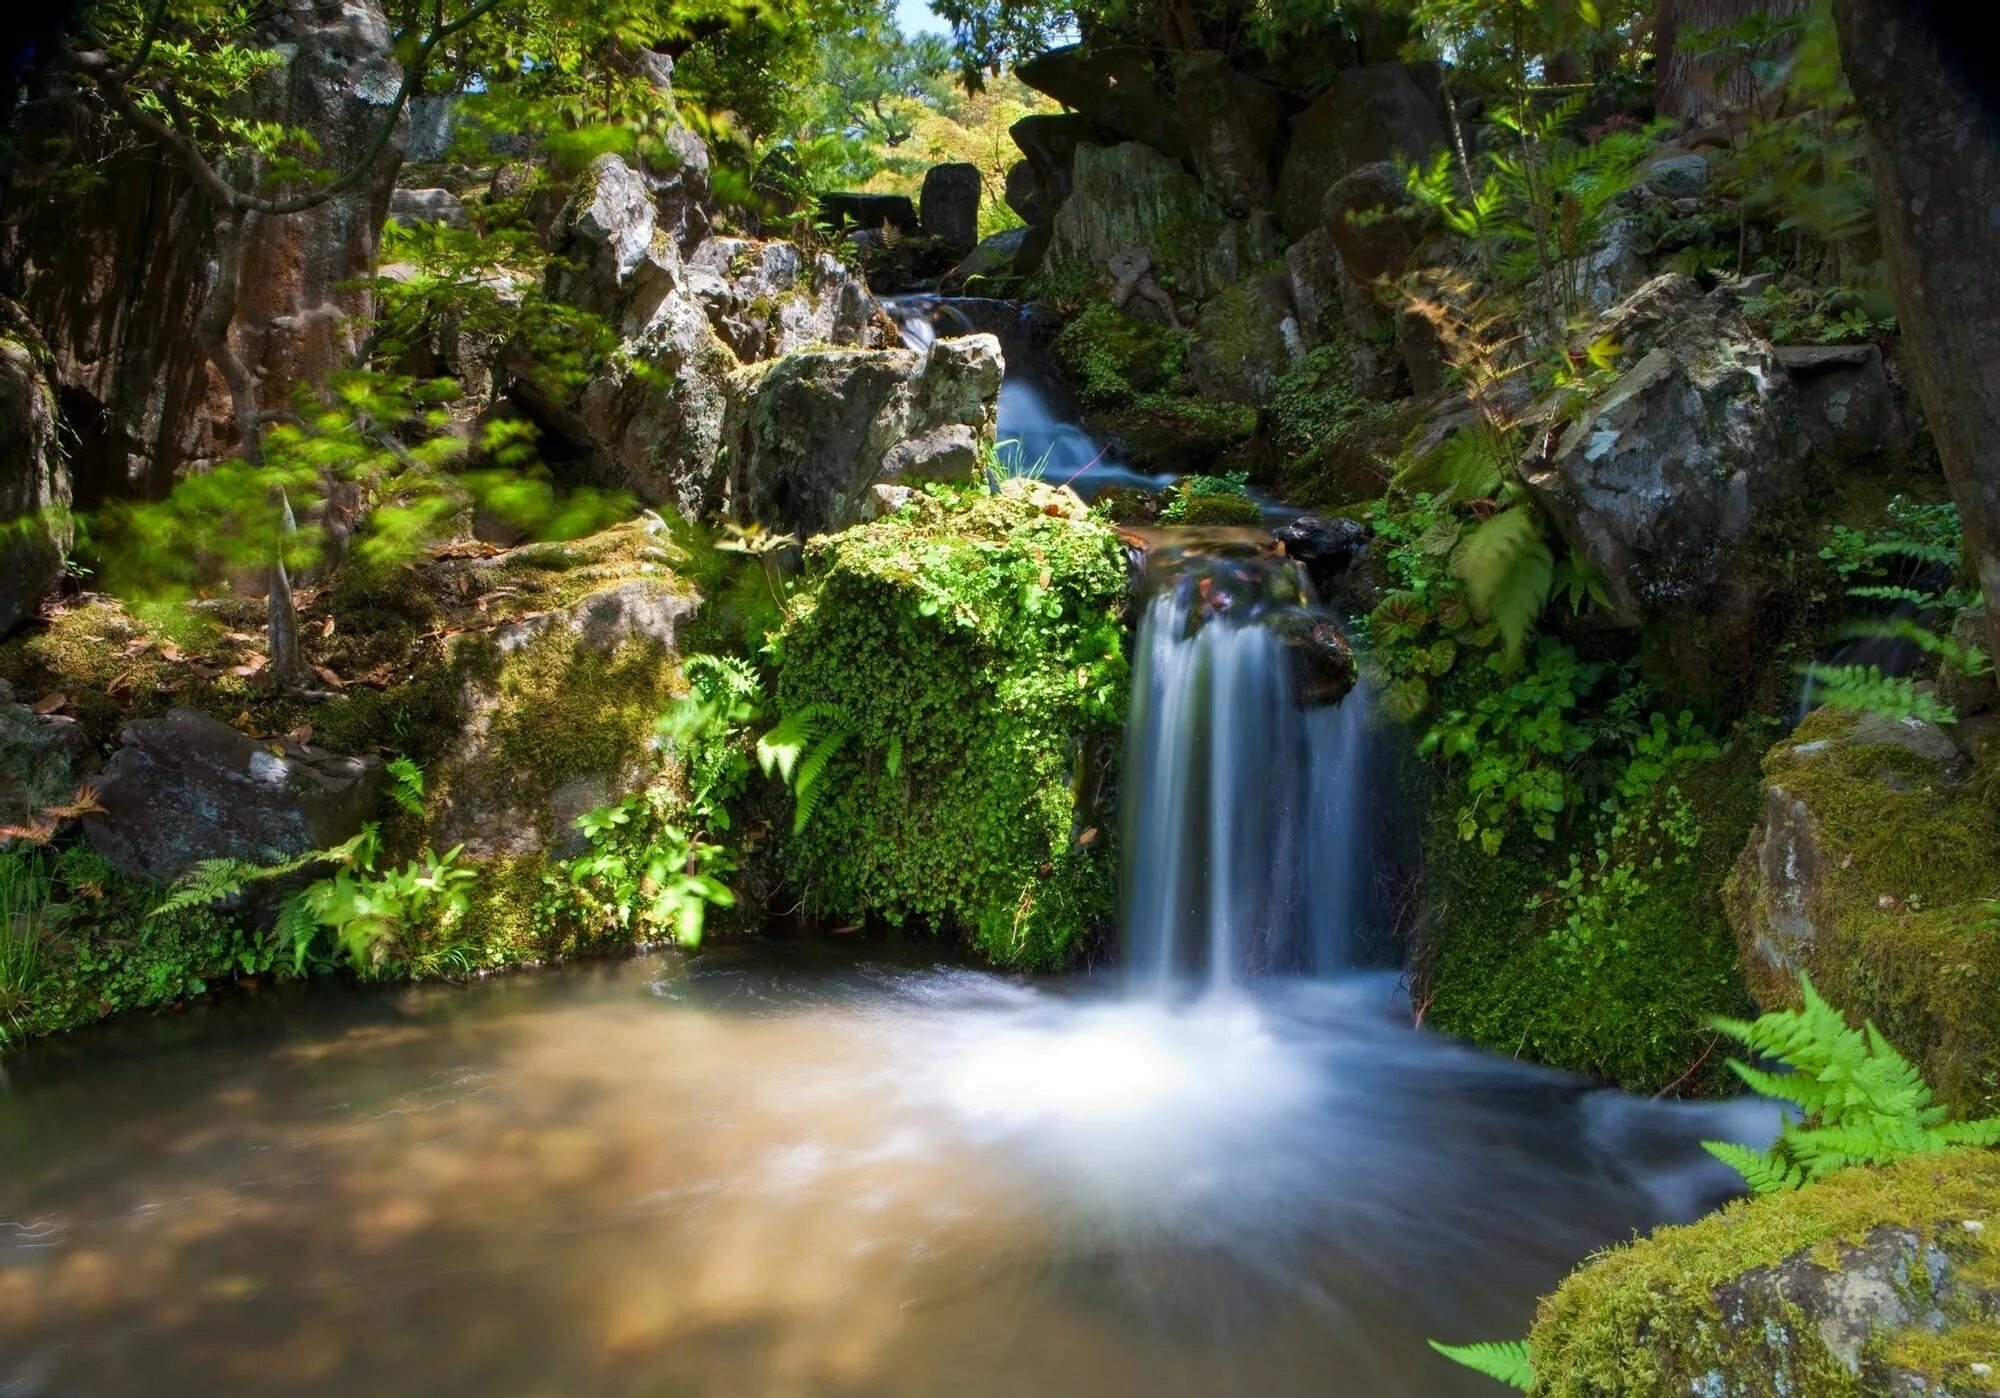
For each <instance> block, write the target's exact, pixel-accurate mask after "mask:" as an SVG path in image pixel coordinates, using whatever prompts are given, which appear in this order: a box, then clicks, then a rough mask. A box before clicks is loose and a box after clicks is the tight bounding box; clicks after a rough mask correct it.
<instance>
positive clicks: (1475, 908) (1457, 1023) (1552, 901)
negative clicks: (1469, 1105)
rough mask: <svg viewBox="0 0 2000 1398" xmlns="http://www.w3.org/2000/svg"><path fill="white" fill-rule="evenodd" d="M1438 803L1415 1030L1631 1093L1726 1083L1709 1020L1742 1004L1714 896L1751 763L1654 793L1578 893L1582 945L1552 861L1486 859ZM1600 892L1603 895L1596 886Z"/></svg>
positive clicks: (1717, 765) (1694, 774)
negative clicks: (1420, 1016)
mask: <svg viewBox="0 0 2000 1398" xmlns="http://www.w3.org/2000/svg"><path fill="white" fill-rule="evenodd" d="M1454 809H1455V803H1452V802H1440V803H1439V809H1438V812H1437V817H1436V820H1435V823H1434V828H1433V830H1432V833H1431V835H1430V838H1429V842H1428V860H1427V863H1426V867H1425V893H1426V912H1427V919H1426V928H1425V931H1424V934H1423V937H1422V941H1421V946H1420V949H1419V953H1418V969H1419V975H1418V979H1417V987H1416V989H1417V995H1418V998H1419V1002H1420V1003H1424V1004H1427V1006H1428V1009H1427V1011H1426V1014H1425V1021H1424V1022H1425V1023H1426V1024H1429V1025H1432V1026H1434V1027H1436V1028H1438V1029H1441V1030H1443V1031H1444V1032H1446V1033H1448V1034H1454V1035H1457V1036H1459V1037H1461V1038H1466V1039H1471V1040H1473V1041H1474V1042H1476V1043H1480V1044H1484V1045H1485V1046H1487V1047H1488V1048H1491V1049H1494V1050H1495V1051H1497V1052H1501V1053H1506V1054H1510V1055H1515V1056H1519V1057H1525V1058H1530V1059H1533V1060H1535V1061H1537V1062H1541V1063H1548V1064H1551V1065H1553V1066H1555V1067H1560V1068H1569V1069H1572V1070H1574V1071H1577V1072H1583V1073H1589V1074H1591V1075H1593V1076H1595V1077H1598V1078H1601V1079H1604V1080H1605V1081H1608V1082H1612V1083H1616V1084H1617V1085H1619V1086H1620V1087H1623V1088H1626V1089H1628V1090H1630V1091H1634V1092H1657V1091H1659V1090H1661V1089H1663V1088H1667V1087H1673V1088H1674V1089H1675V1090H1677V1091H1680V1092H1689V1093H1692V1092H1699V1091H1702V1090H1703V1089H1704V1088H1708V1087H1711V1086H1715V1085H1717V1084H1718V1083H1719V1082H1720V1081H1721V1080H1722V1079H1723V1078H1724V1077H1725V1076H1726V1075H1725V1074H1722V1073H1721V1072H1720V1071H1719V1070H1720V1069H1721V1066H1722V1065H1721V1064H1720V1063H1719V1062H1718V1061H1717V1060H1716V1056H1715V1055H1712V1054H1710V1053H1709V1052H1708V1050H1709V1049H1710V1048H1712V1046H1713V1044H1714V1038H1715V1036H1714V1033H1713V1031H1712V1030H1711V1029H1710V1028H1709V1021H1710V1019H1712V1018H1713V1017H1714V1016H1716V1015H1723V1014H1738V1013H1741V1012H1742V1011H1743V1010H1745V1009H1746V1008H1747V1005H1746V996H1745V993H1744V989H1743V984H1742V980H1741V977H1740V975H1739V973H1738V971H1737V968H1736V958H1735V947H1734V943H1733V941H1732V939H1731V937H1730V931H1729V924H1728V921H1727V920H1726V919H1725V917H1724V915H1723V909H1722V903H1721V899H1720V897H1719V896H1718V894H1717V892H1716V890H1717V889H1718V888H1720V887H1721V885H1722V881H1723V878H1724V877H1725V875H1726V874H1727V873H1728V871H1729V868H1730V865H1731V862H1732V861H1733V860H1734V859H1735V857H1736V852H1737V851H1738V850H1739V849H1740V848H1741V842H1742V840H1743V837H1744V833H1745V832H1746V831H1747V830H1748V829H1749V827H1750V825H1751V823H1752V821H1754V820H1755V818H1756V810H1757V778H1756V765H1755V758H1754V753H1753V752H1752V751H1751V750H1749V749H1747V748H1745V747H1742V746H1741V745H1738V746H1735V747H1732V748H1730V749H1728V750H1726V751H1725V752H1724V753H1723V755H1722V756H1721V757H1718V758H1713V759H1710V760H1707V761H1705V762H1702V763H1699V764H1697V765H1696V766H1694V767H1693V768H1691V769H1689V770H1687V771H1685V772H1682V773H1680V774H1678V775H1676V776H1674V777H1672V778H1671V779H1669V780H1668V781H1666V782H1664V783H1663V784H1662V785H1661V787H1660V788H1659V789H1658V790H1656V791H1655V793H1654V794H1653V797H1652V805H1651V808H1650V809H1649V810H1648V811H1646V812H1645V813H1644V815H1643V817H1642V818H1640V819H1636V820H1631V821H1628V822H1627V823H1626V824H1625V827H1624V829H1623V830H1622V831H1621V832H1620V833H1619V835H1618V836H1617V838H1615V839H1613V840H1612V841H1611V842H1610V843H1609V845H1608V847H1607V850H1606V855H1607V857H1606V858H1604V859H1601V860H1600V859H1596V858H1595V852H1594V851H1580V852H1579V853H1580V854H1581V855H1582V856H1584V857H1586V858H1589V859H1590V861H1591V863H1590V868H1591V870H1592V871H1593V873H1594V874H1595V875H1596V876H1597V877H1596V878H1595V879H1594V880H1593V881H1592V883H1591V884H1590V885H1586V886H1584V887H1583V888H1581V889H1580V890H1579V891H1580V892H1581V893H1582V894H1583V895H1584V896H1586V897H1590V896H1593V895H1594V896H1595V897H1596V898H1597V899H1598V901H1597V902H1596V903H1595V905H1594V906H1593V908H1591V909H1590V910H1588V911H1587V912H1586V913H1585V916H1586V917H1587V918H1588V922H1589V931H1590V938H1589V940H1588V942H1585V943H1583V944H1580V945H1579V944H1578V943H1577V939H1576V938H1568V939H1565V937H1564V936H1563V935H1562V934H1563V931H1564V926H1563V924H1564V923H1565V922H1566V918H1567V914H1568V912H1570V911H1576V910H1577V909H1578V908H1579V900H1578V899H1577V898H1576V897H1575V896H1574V895H1562V896H1559V895H1561V891H1560V890H1558V889H1557V888H1556V887H1555V886H1554V884H1555V876H1556V873H1557V872H1558V871H1559V870H1560V869H1561V867H1562V864H1563V859H1564V855H1563V852H1562V851H1555V852H1547V851H1545V852H1542V853H1541V854H1537V853H1535V852H1534V851H1533V850H1531V849H1524V848H1522V847H1519V846H1516V845H1508V846H1503V848H1502V849H1501V851H1500V853H1498V854H1493V855H1488V854H1485V853H1483V852H1482V851H1481V850H1480V848H1479V847H1478V845H1477V844H1476V843H1473V842H1468V841H1466V840H1462V839H1460V838H1459V832H1458V830H1457V828H1456V817H1455V815H1454V814H1453V811H1454ZM1600 890H1601V891H1600Z"/></svg>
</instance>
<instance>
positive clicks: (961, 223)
mask: <svg viewBox="0 0 2000 1398" xmlns="http://www.w3.org/2000/svg"><path fill="white" fill-rule="evenodd" d="M980 192H981V186H980V178H979V167H978V166H977V165H973V164H970V163H968V162H966V161H963V160H961V161H955V162H953V163H951V164H948V165H933V166H931V168H930V169H929V171H927V172H926V173H925V175H924V187H923V191H922V193H921V194H920V195H919V196H918V202H917V220H918V222H919V223H921V224H922V226H923V230H924V232H926V233H928V234H930V236H931V237H933V238H937V239H940V240H941V241H943V242H944V243H945V244H946V245H947V246H950V247H954V248H966V249H970V248H971V247H972V246H973V245H974V244H975V243H977V242H978V241H979V195H980Z"/></svg>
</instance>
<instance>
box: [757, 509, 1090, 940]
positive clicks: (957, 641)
mask: <svg viewBox="0 0 2000 1398" xmlns="http://www.w3.org/2000/svg"><path fill="white" fill-rule="evenodd" d="M1125 590H1126V564H1125V556H1124V550H1123V548H1122V546H1121V545H1120V543H1119V541H1118V538H1117V536H1116V535H1115V534H1114V533H1113V532H1112V531H1111V530H1110V529H1108V528H1106V527H1105V526H1103V525H1101V524H1098V523H1096V522H1094V521H1093V520H1091V519H1090V518H1089V516H1088V514H1087V512H1085V511H1083V510H1082V509H1080V508H1078V507H1076V505H1075V504H1074V501H1073V500H1071V499H1070V498H1069V497H1067V496H1064V495H1061V494H1059V493H1057V492H1055V491H1052V490H1048V489H1046V488H1044V487H1038V486H1035V485H1032V484H1030V483H1025V482H1016V483H1012V484H1010V485H1009V486H1008V487H1007V489H1006V491H1005V492H1004V493H1002V494H1000V495H997V496H984V497H982V496H976V495H967V494H960V493H956V492H952V491H949V490H945V489H942V488H938V489H936V490H935V492H934V493H933V494H932V495H929V496H927V497H925V498H923V499H922V500H920V501H919V502H918V503H917V505H916V507H914V508H912V509H910V510H906V511H904V512H902V513H899V514H897V515H895V516H892V517H890V518H887V519H883V520H878V521H876V522H875V523H873V524H868V525H863V526H861V527H859V528H855V529H850V530H848V531H846V532H844V533H842V534H839V535H835V536H833V537H831V538H826V539H821V540H815V541H814V542H812V543H811V544H808V546H807V575H806V579H805V582H804V585H803V586H802V587H801V589H800V590H799V592H798V593H797V594H795V602H794V610H793V613H792V616H791V618H790V619H789V620H788V621H787V623H786V624H785V627H784V629H783V630H782V631H780V632H779V634H778V636H777V638H776V641H775V643H774V645H773V653H774V655H775V657H776V664H777V669H778V684H777V698H778V707H779V710H780V712H783V713H785V714H787V715H794V714H798V713H800V712H801V711H803V710H804V709H805V708H806V707H807V706H808V705H826V706H828V708H827V709H826V711H825V713H826V714H827V715H828V716H829V717H830V716H833V715H836V714H837V715H839V716H840V717H841V718H842V719H843V720H844V725H843V726H845V727H846V728H848V729H849V730H850V731H851V736H850V737H848V738H847V739H845V740H844V741H843V742H842V743H841V744H840V745H839V747H838V748H837V749H835V750H834V751H833V752H832V753H831V755H830V756H829V757H828V759H827V760H826V762H825V763H824V764H823V766H822V768H821V770H820V771H819V772H818V774H817V778H816V781H815V783H814V794H815V797H816V803H817V804H816V808H815V809H813V810H812V811H811V813H810V819H809V820H808V821H807V823H805V824H804V825H803V826H802V827H801V829H800V830H799V831H798V833H796V834H795V835H794V836H793V837H792V838H791V839H790V840H788V841H786V842H785V844H784V845H783V847H782V850H781V854H782V859H783V863H784V866H785V868H786V869H787V871H788V873H789V875H790V877H791V882H792V884H793V887H794V888H796V889H797V890H798V891H799V893H800V894H801V895H802V897H803V898H804V901H805V905H806V907H807V908H808V909H810V910H812V911H813V912H816V913H819V914H822V915H825V916H829V917H834V918H838V919H841V920H858V919H861V918H866V917H874V918H880V919H884V920H887V921H891V922H904V921H908V920H912V919H920V920H922V921H925V922H928V923H929V924H931V925H932V926H933V927H936V928H938V929H939V930H940V931H943V930H952V931H962V932H964V933H965V934H967V935H969V936H970V937H972V938H973V939H975V940H976V941H977V942H978V944H979V945H980V946H981V947H982V948H983V949H984V950H985V951H986V952H987V954H988V955H990V956H992V957H993V958H994V959H995V960H997V961H1001V962H1004V963H1007V964H1013V965H1027V966H1048V967H1053V966H1059V965H1061V964H1063V963H1064V962H1065V961H1067V960H1068V959H1070V958H1071V957H1073V956H1074V955H1075V954H1076V953H1077V952H1078V951H1079V950H1080V949H1081V948H1082V946H1083V943H1084V941H1085V940H1086V939H1087V938H1088V936H1089V935H1090V934H1091V933H1092V931H1093V930H1094V929H1096V928H1097V927H1099V926H1101V925H1102V924H1104V923H1105V922H1107V921H1108V920H1109V918H1110V915H1111V911H1112V901H1113V894H1114V889H1113V884H1114V868H1115V865H1114V858H1115V856H1114V855H1113V854H1112V853H1111V851H1110V846H1111V844H1112V841H1111V840H1109V839H1108V838H1101V837H1100V834H1099V832H1100V831H1101V830H1103V829H1105V827H1106V825H1107V824H1108V820H1109V816H1110V813H1111V810H1112V801H1113V792H1112V790H1111V777H1110V768H1111V761H1112V759H1113V756H1114V754H1115V750H1116V745H1117V740H1118V735H1119V728H1120V725H1121V724H1122V722H1123V720H1124V710H1125V691H1126V666H1125V656H1124V628H1123V625H1122V621H1121V612H1122V608H1123V605H1124V600H1125ZM832 731H835V729H834V728H832V727H828V726H820V727H819V728H818V730H817V736H819V737H822V738H823V737H824V735H825V734H826V733H828V732H832ZM785 736H787V737H788V738H793V737H797V736H799V735H794V734H787V735H785ZM769 741H770V740H769V739H767V745H768V744H769ZM782 751H788V752H790V753H791V754H792V755H793V760H794V761H795V762H797V763H799V764H800V766H799V767H795V768H794V771H795V772H797V771H799V770H802V767H803V764H804V762H805V761H806V760H808V758H809V756H810V754H811V751H812V747H811V744H810V743H809V742H807V743H803V744H800V743H788V744H786V745H785V746H783V747H782V748H776V749H773V761H774V763H775V761H776V758H777V754H778V753H779V752H782Z"/></svg>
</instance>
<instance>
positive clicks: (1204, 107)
mask: <svg viewBox="0 0 2000 1398" xmlns="http://www.w3.org/2000/svg"><path fill="white" fill-rule="evenodd" d="M1174 86H1175V98H1174V109H1175V114H1176V116H1177V118H1178V124H1179V126H1180V129H1181V130H1182V131H1184V132H1186V133H1187V142H1188V146H1189V148H1190V152H1191V154H1192V156H1193V158H1194V168H1195V173H1196V174H1198V175H1200V176H1201V179H1202V183H1203V184H1205V185H1206V186H1207V187H1208V188H1209V190H1210V191H1211V192H1212V193H1214V194H1215V195H1217V196H1218V197H1219V198H1220V199H1221V200H1222V202H1223V203H1224V204H1225V205H1226V206H1228V207H1229V208H1231V209H1235V210H1237V211H1239V212H1245V213H1247V212H1248V211H1249V210H1251V209H1256V208H1262V207H1264V206H1265V205H1267V204H1269V203H1270V199H1271V171H1272V170H1273V168H1275V166H1276V164H1277V152H1278V147H1279V145H1280V143H1281V142H1282V141H1283V139H1284V134H1285V133H1284V123H1285V109H1284V104H1283V103H1282V102H1280V101H1279V99H1278V95H1277V93H1275V92H1273V91H1272V90H1271V89H1270V88H1268V87H1265V86H1264V85H1263V84H1262V83H1259V82H1257V81H1255V80H1254V79H1252V78H1250V77H1248V76H1246V75H1245V74H1244V73H1242V72H1241V71H1239V70H1238V69H1237V68H1235V67H1234V66H1232V65H1231V63H1230V61H1229V58H1228V56H1227V55H1226V54H1221V53H1216V52H1214V51H1212V50H1204V51H1201V52H1197V53H1188V54H1181V55H1179V56H1177V57H1176V58H1175V60H1174Z"/></svg>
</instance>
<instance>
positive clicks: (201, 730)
mask: <svg viewBox="0 0 2000 1398" xmlns="http://www.w3.org/2000/svg"><path fill="white" fill-rule="evenodd" d="M120 743H121V746H120V747H119V749H118V751H117V752H115V753H113V754H112V756H111V760H110V762H108V763H107V764H106V765H105V768H104V775H103V777H102V779H101V780H100V781H99V782H98V783H97V801H98V804H99V805H101V806H102V807H103V810H102V811H101V812H99V813H97V814H93V815H89V816H86V817H85V818H84V821H83V831H84V836H85V838H86V839H88V840H89V841H90V844H91V846H92V848H94V849H96V850H97V852H98V853H99V854H101V855H103V856H104V857H105V859H106V860H108V861H109V862H110V864H111V866H112V867H113V868H114V869H117V870H118V871H119V872H120V873H122V874H125V875H127V876H128V877H131V878H135V879H143V880H145V881H147V882H149V883H156V884H168V883H172V882H173V881H174V880H175V879H177V878H179V877H180V876H181V875H182V874H185V873H187V872H188V871H189V870H190V869H192V868H193V867H194V866H195V865H196V864H198V863H200V862H201V861H202V860H204V859H222V858H228V859H239V860H246V861H249V862H251V863H257V864H268V863H275V862H277V861H279V860H282V859H285V858H288V857H290V856H293V855H298V854H303V853H305V852H306V851H308V850H315V849H326V848H328V847H330V846H333V845H337V844H339V843H341V842H342V841H343V840H346V839H349V838H351V837H352V836H354V835H356V834H358V833H359V832H360V830H361V825H362V822H363V821H364V820H366V819H367V818H368V816H369V815H370V813H371V808H372V807H373V805H374V801H375V794H376V791H377V790H378V789H379V788H380V786H381V784H382V761H381V759H380V758H376V757H342V756H340V755H338V754H336V753H330V752H326V751H324V750H322V749H319V748H314V747H309V746H307V745H305V744H303V743H297V742H293V741H291V740H290V739H283V738H252V737H251V736H249V735H248V734H247V733H241V732H238V731H237V730H236V729H234V728H231V727H230V726H229V725H228V724H226V723H223V722H222V721H220V720H219V719H214V718H210V717H209V716H208V715H207V714H204V713H200V712H198V711H196V710H194V709H174V710H172V711H170V712H169V713H168V714H167V715H166V717H164V718H157V719H142V720H140V721H138V722H136V723H133V724H131V725H130V726H129V727H127V728H126V729H125V732H124V734H123V735H122V737H121V739H120Z"/></svg>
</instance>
